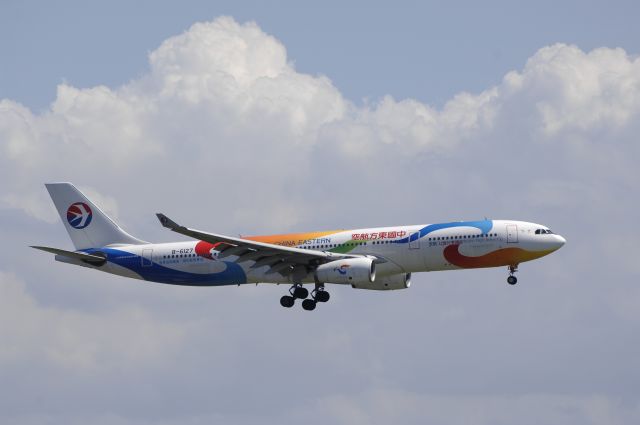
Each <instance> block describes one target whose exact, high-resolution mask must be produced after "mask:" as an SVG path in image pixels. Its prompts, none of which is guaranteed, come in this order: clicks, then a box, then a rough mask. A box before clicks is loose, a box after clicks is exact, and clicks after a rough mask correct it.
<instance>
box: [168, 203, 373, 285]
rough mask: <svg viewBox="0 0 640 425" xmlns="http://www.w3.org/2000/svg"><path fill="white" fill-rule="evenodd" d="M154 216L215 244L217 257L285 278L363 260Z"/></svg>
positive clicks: (174, 229)
mask: <svg viewBox="0 0 640 425" xmlns="http://www.w3.org/2000/svg"><path fill="white" fill-rule="evenodd" d="M156 216H157V217H158V219H159V220H160V223H161V224H162V225H163V226H164V227H166V228H167V229H170V230H172V231H174V232H176V233H180V234H182V235H185V236H189V237H192V238H195V239H198V240H201V241H205V242H209V243H213V244H218V245H217V246H216V250H217V251H219V252H220V254H219V255H218V258H226V257H230V256H237V257H238V258H237V260H235V262H236V263H242V262H245V261H250V260H251V261H255V263H254V264H253V265H252V266H251V267H252V268H258V267H263V266H269V271H268V272H267V274H269V273H280V274H281V275H283V276H286V275H288V274H290V273H293V272H295V271H296V269H299V268H300V267H303V268H304V273H305V274H306V273H308V272H309V271H310V270H312V269H315V268H316V267H317V266H318V265H320V264H323V263H327V262H330V261H334V260H338V259H341V258H356V257H362V256H361V255H351V254H338V253H334V252H327V251H315V250H309V249H301V248H294V247H288V246H281V245H274V244H270V243H264V242H256V241H252V240H249V239H242V238H234V237H231V236H224V235H218V234H215V233H207V232H203V231H201V230H195V229H190V228H188V227H184V226H180V225H179V224H177V223H176V222H174V221H173V220H171V219H170V218H169V217H167V216H166V215H164V214H161V213H158V214H156ZM301 271H302V270H301Z"/></svg>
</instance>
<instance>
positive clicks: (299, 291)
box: [280, 283, 330, 311]
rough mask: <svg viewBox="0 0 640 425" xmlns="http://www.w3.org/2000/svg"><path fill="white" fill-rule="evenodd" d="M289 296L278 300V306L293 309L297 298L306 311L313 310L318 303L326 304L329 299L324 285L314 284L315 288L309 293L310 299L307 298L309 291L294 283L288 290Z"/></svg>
mask: <svg viewBox="0 0 640 425" xmlns="http://www.w3.org/2000/svg"><path fill="white" fill-rule="evenodd" d="M289 294H291V295H284V296H283V297H282V298H280V305H281V306H282V307H286V308H290V307H293V305H294V304H295V301H296V298H297V299H301V300H303V301H302V308H303V309H304V310H307V311H312V310H315V308H316V305H317V304H318V303H326V302H327V301H329V298H330V295H329V292H327V291H325V289H324V285H322V284H316V288H315V289H314V290H313V291H311V298H307V297H308V296H309V290H308V289H307V288H305V287H303V286H302V284H301V283H294V284H293V286H292V287H291V288H289Z"/></svg>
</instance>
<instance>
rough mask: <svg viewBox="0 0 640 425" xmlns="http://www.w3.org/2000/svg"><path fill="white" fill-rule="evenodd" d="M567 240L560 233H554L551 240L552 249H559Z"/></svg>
mask: <svg viewBox="0 0 640 425" xmlns="http://www.w3.org/2000/svg"><path fill="white" fill-rule="evenodd" d="M566 243H567V240H566V239H565V238H563V237H562V236H560V235H553V241H552V242H551V246H552V249H554V250H557V249H560V248H562V247H563V246H564V244H566Z"/></svg>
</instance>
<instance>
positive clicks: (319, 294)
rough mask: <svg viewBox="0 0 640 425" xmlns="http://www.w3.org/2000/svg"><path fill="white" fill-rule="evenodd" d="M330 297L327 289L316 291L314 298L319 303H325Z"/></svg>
mask: <svg viewBox="0 0 640 425" xmlns="http://www.w3.org/2000/svg"><path fill="white" fill-rule="evenodd" d="M330 297H331V295H329V293H328V292H327V291H316V293H315V296H314V299H315V300H316V301H317V302H319V303H326V302H327V301H329V298H330Z"/></svg>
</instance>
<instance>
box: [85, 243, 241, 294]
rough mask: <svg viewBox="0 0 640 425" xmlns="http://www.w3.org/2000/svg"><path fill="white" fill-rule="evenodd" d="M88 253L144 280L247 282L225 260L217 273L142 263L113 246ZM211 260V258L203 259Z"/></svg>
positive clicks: (236, 267) (193, 283) (190, 283)
mask: <svg viewBox="0 0 640 425" xmlns="http://www.w3.org/2000/svg"><path fill="white" fill-rule="evenodd" d="M84 252H87V253H88V254H91V253H92V252H102V253H104V254H106V255H107V261H108V262H110V263H113V264H116V265H118V266H121V267H124V268H126V269H129V270H131V271H132V272H134V273H136V274H138V275H140V276H141V277H142V278H143V279H144V280H149V281H152V282H159V283H168V284H172V285H186V286H223V285H238V284H242V283H247V275H246V274H245V272H244V270H243V269H242V267H240V266H239V265H238V264H236V263H233V262H230V261H225V262H224V263H225V265H226V266H227V268H226V269H225V270H224V271H222V272H219V273H190V272H185V271H182V270H175V269H172V268H170V267H165V266H161V265H160V264H158V263H156V262H151V264H150V265H145V266H143V265H142V257H141V256H139V255H136V254H133V253H131V252H127V251H122V250H119V249H113V248H103V249H91V250H85V251H84ZM205 261H212V260H205Z"/></svg>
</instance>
